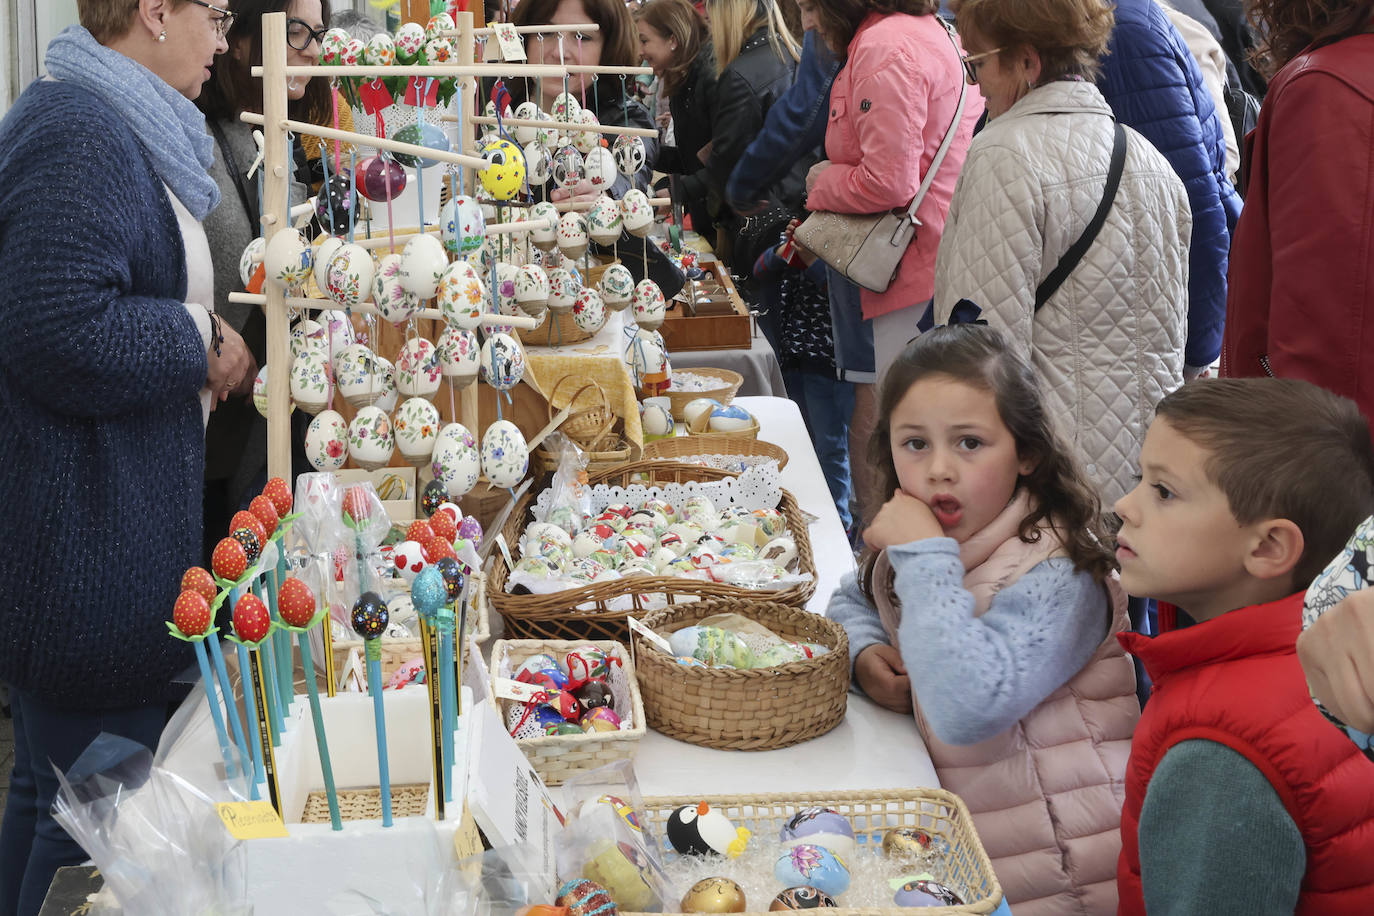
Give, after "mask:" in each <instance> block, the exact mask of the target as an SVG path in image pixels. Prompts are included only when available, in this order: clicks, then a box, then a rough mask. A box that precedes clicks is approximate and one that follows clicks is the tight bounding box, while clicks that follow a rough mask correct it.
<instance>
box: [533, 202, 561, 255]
mask: <svg viewBox="0 0 1374 916" xmlns="http://www.w3.org/2000/svg"><path fill="white" fill-rule="evenodd" d="M530 220H531V221H539V222H542V223H544V224H545V225H543V226H537V227H535V228H534V229H531V230H530V241H531V242H533V243H534V247H536V248H538V249H539V250H541V251H552V250H553V249H554V248H555V247H557V245H558V208H557V207H555V206H554V205H553V204H551V203H549V202H548V201H540V202H539V203H537V204H535V205H534V206H533V207H531V208H530Z"/></svg>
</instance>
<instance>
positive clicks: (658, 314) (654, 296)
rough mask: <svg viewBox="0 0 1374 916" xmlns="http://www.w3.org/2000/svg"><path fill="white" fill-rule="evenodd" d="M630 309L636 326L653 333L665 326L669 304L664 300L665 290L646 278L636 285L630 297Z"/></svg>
mask: <svg viewBox="0 0 1374 916" xmlns="http://www.w3.org/2000/svg"><path fill="white" fill-rule="evenodd" d="M630 309H631V312H632V313H633V315H634V319H635V324H637V325H639V326H640V327H641V328H643V329H644V330H646V331H652V330H654V329H655V328H657V327H659V326H660V325H662V324H663V319H664V318H665V317H666V315H667V309H668V304H667V302H666V301H665V300H664V298H663V290H661V289H659V288H658V284H657V283H655V282H654V281H653V280H650V279H648V278H647V277H646V278H645V279H643V280H640V281H639V282H638V283H636V284H635V291H634V293H633V294H631V296H630Z"/></svg>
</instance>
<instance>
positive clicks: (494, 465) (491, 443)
mask: <svg viewBox="0 0 1374 916" xmlns="http://www.w3.org/2000/svg"><path fill="white" fill-rule="evenodd" d="M529 466H530V449H529V446H528V445H527V444H526V443H525V434H524V433H522V432H520V427H518V426H516V425H515V424H514V423H512V422H510V421H509V420H497V421H496V422H495V423H493V424H491V426H488V427H487V431H486V432H485V433H483V434H482V469H483V470H484V471H485V472H486V475H487V480H489V481H491V485H492V486H494V487H513V486H515V485H516V484H518V483H519V482H520V481H522V480H524V479H525V474H526V473H527V472H528V471H529Z"/></svg>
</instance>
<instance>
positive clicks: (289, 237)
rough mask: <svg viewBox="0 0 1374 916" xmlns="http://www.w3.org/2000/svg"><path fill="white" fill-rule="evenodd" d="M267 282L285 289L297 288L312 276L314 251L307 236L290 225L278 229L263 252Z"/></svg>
mask: <svg viewBox="0 0 1374 916" xmlns="http://www.w3.org/2000/svg"><path fill="white" fill-rule="evenodd" d="M262 263H263V267H264V269H265V270H266V273H267V282H269V283H273V284H275V285H277V286H279V287H282V288H284V289H297V288H299V287H300V286H301V285H302V284H303V283H305V281H306V278H308V277H309V276H310V268H311V266H313V265H314V263H315V260H314V253H313V252H312V251H311V249H310V245H309V244H308V243H307V242H306V241H305V236H303V235H301V234H300V232H298V231H297V230H295V229H292V228H290V227H289V226H288V227H285V228H282V229H279V230H277V233H276V235H274V236H272V238H271V239H270V240H269V241H268V242H267V246H266V247H265V248H264V249H263V252H262Z"/></svg>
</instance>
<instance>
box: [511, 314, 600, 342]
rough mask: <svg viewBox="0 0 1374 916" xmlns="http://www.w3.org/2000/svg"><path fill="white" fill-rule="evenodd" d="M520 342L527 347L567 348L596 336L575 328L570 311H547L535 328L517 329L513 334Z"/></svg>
mask: <svg viewBox="0 0 1374 916" xmlns="http://www.w3.org/2000/svg"><path fill="white" fill-rule="evenodd" d="M515 333H516V334H518V335H519V336H520V342H521V343H522V344H524V345H525V346H527V347H567V346H571V345H573V344H580V343H586V342H587V341H589V340H591V339H592V338H593V337H595V336H596V334H595V333H588V332H587V331H584V330H582V329H581V328H579V327H578V326H577V320H576V319H575V318H573V313H572V309H564V310H561V311H554V310H553V309H549V312H548V317H547V318H545V319H544V323H543V324H541V325H540V326H539V327H537V328H529V329H528V330H526V329H525V328H518V329H517V330H516V332H515Z"/></svg>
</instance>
